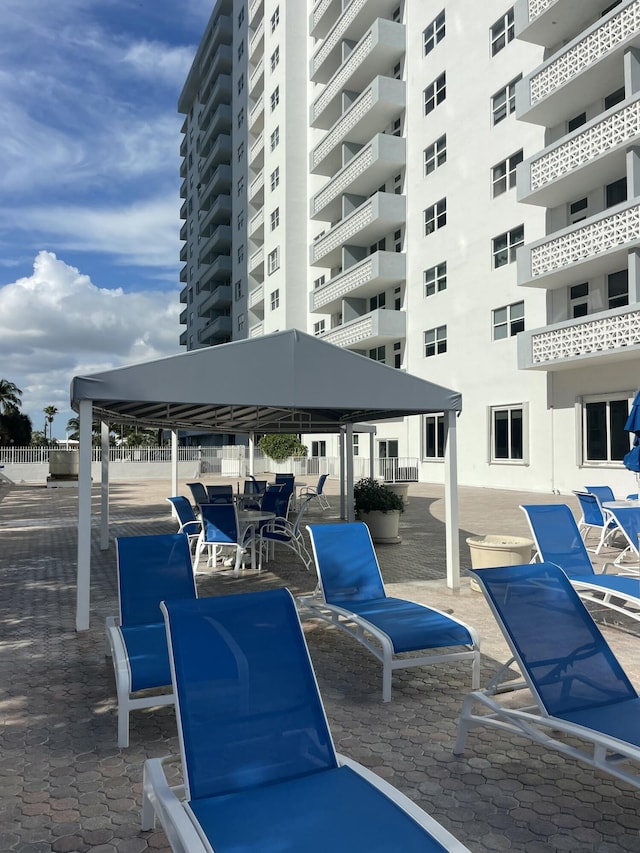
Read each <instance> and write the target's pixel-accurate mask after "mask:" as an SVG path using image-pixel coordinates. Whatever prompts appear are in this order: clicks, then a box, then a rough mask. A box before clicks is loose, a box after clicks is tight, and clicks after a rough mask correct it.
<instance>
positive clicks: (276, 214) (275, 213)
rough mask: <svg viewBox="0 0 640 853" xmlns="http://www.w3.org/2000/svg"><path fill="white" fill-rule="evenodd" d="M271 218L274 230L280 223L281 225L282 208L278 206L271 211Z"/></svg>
mask: <svg viewBox="0 0 640 853" xmlns="http://www.w3.org/2000/svg"><path fill="white" fill-rule="evenodd" d="M269 220H270V222H271V230H272V231H274V230H275V229H276V228H277V227H278V225H280V208H279V207H276V209H275V210H272V211H271V214H270V215H269Z"/></svg>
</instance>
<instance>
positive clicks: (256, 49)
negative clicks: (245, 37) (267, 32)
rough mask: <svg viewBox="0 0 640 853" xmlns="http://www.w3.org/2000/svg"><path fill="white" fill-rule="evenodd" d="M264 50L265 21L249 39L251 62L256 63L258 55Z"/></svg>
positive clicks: (261, 22)
mask: <svg viewBox="0 0 640 853" xmlns="http://www.w3.org/2000/svg"><path fill="white" fill-rule="evenodd" d="M263 50H264V19H263V20H262V21H260V23H259V24H258V29H257V30H256V31H255V32H254V33H253V35H252V36H251V38H250V39H249V62H255V61H256V56H257V54H258V53H262V51H263Z"/></svg>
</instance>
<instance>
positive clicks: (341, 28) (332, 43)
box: [311, 0, 367, 78]
mask: <svg viewBox="0 0 640 853" xmlns="http://www.w3.org/2000/svg"><path fill="white" fill-rule="evenodd" d="M366 3H367V0H353V2H352V3H351V4H350V6H349V8H348V9H347V11H346V12H345V13H344V14H343V15H342V16H341V17H340V18H339V19H338V21H337V22H336V24H335V26H334V28H333V29H332V30H331V32H330V33H328V34H327V37H326V38H325V39H324V40H323V41H322V44H321V46H320V48H319V49H318V52H317V53H316V54H315V56H314V57H313V59H312V60H311V77H312V78H313V76H314V74H315V73H316V72H317V70H318V68H320V66H321V65H322V63H323V62H325V61H326V59H327V57H328V56H329V54H330V53H331V52H332V51H333V50H334V49H335V48H336V47H337V46H339V45H340V43H341V41H342V38H343V37H344V32H345V30H346V29H347V28H348V27H349V24H351V22H352V21H353V19H354V18H355V17H356V15H357V14H358V12H359V11H360V10H361V9H362V8H364V6H365V5H366Z"/></svg>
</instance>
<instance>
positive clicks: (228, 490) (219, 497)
mask: <svg viewBox="0 0 640 853" xmlns="http://www.w3.org/2000/svg"><path fill="white" fill-rule="evenodd" d="M205 488H206V490H207V498H208V499H209V503H210V504H230V503H232V502H233V486H231V485H224V486H205Z"/></svg>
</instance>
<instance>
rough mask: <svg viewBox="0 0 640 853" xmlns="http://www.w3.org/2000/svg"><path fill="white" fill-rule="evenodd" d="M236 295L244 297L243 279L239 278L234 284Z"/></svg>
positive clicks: (237, 297)
mask: <svg viewBox="0 0 640 853" xmlns="http://www.w3.org/2000/svg"><path fill="white" fill-rule="evenodd" d="M234 291H235V297H236V299H242V281H240V279H238V281H236V283H235V285H234Z"/></svg>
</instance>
